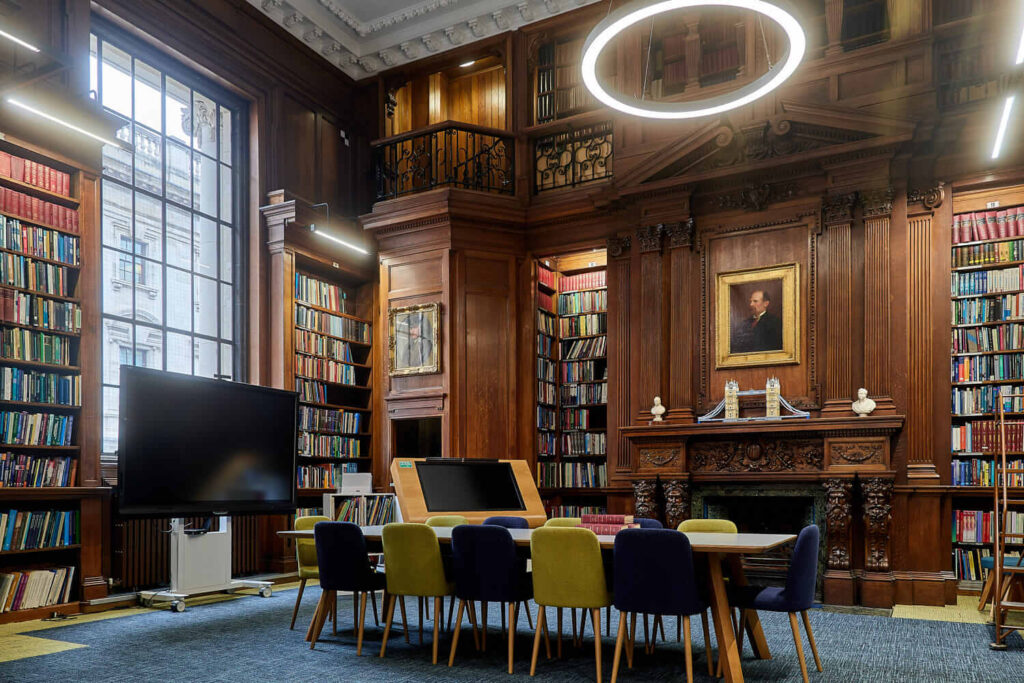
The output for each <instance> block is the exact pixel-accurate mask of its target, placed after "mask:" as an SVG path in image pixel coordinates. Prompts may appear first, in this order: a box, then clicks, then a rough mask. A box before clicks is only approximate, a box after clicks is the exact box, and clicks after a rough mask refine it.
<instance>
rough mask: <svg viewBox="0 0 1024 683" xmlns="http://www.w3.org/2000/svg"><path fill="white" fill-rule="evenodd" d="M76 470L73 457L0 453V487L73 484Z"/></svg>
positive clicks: (75, 462) (75, 461)
mask: <svg viewBox="0 0 1024 683" xmlns="http://www.w3.org/2000/svg"><path fill="white" fill-rule="evenodd" d="M77 471H78V461H77V460H76V459H74V458H68V457H65V456H36V455H29V454H27V453H13V452H8V453H0V488H27V487H30V486H32V487H35V486H74V482H75V473H76V472H77Z"/></svg>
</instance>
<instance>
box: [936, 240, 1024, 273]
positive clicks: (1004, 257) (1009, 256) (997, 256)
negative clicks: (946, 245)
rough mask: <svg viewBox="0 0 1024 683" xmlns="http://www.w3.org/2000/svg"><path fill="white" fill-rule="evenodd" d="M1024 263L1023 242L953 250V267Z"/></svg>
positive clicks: (988, 243) (969, 246) (995, 243)
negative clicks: (1012, 262) (1013, 262)
mask: <svg viewBox="0 0 1024 683" xmlns="http://www.w3.org/2000/svg"><path fill="white" fill-rule="evenodd" d="M1011 261H1024V240H1012V241H1009V242H986V243H984V244H971V245H968V246H963V247H954V248H953V267H954V268H962V267H964V266H979V265H984V264H987V263H992V264H997V263H1008V262H1011Z"/></svg>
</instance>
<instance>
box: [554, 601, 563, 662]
mask: <svg viewBox="0 0 1024 683" xmlns="http://www.w3.org/2000/svg"><path fill="white" fill-rule="evenodd" d="M555 614H556V615H557V617H556V618H555V622H556V628H555V656H556V657H558V658H559V659H561V658H562V608H561V607H559V608H558V609H556V610H555Z"/></svg>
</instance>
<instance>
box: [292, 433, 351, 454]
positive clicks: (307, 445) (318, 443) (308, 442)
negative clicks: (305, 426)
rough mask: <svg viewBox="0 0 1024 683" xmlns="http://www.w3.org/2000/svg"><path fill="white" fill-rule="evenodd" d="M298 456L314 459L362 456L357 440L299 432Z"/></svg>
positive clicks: (347, 437)
mask: <svg viewBox="0 0 1024 683" xmlns="http://www.w3.org/2000/svg"><path fill="white" fill-rule="evenodd" d="M299 455H308V456H310V457H314V458H358V457H360V456H361V455H362V449H361V448H360V443H359V439H354V438H352V437H350V436H333V435H330V434H311V433H309V432H299Z"/></svg>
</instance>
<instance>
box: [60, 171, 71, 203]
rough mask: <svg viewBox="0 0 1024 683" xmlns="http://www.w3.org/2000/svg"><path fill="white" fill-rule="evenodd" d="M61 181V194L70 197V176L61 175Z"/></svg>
mask: <svg viewBox="0 0 1024 683" xmlns="http://www.w3.org/2000/svg"><path fill="white" fill-rule="evenodd" d="M61 181H63V183H64V184H63V186H62V189H61V192H62V193H64V194H66V195H68V196H69V197H70V196H71V176H70V175H69V174H67V173H61Z"/></svg>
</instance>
